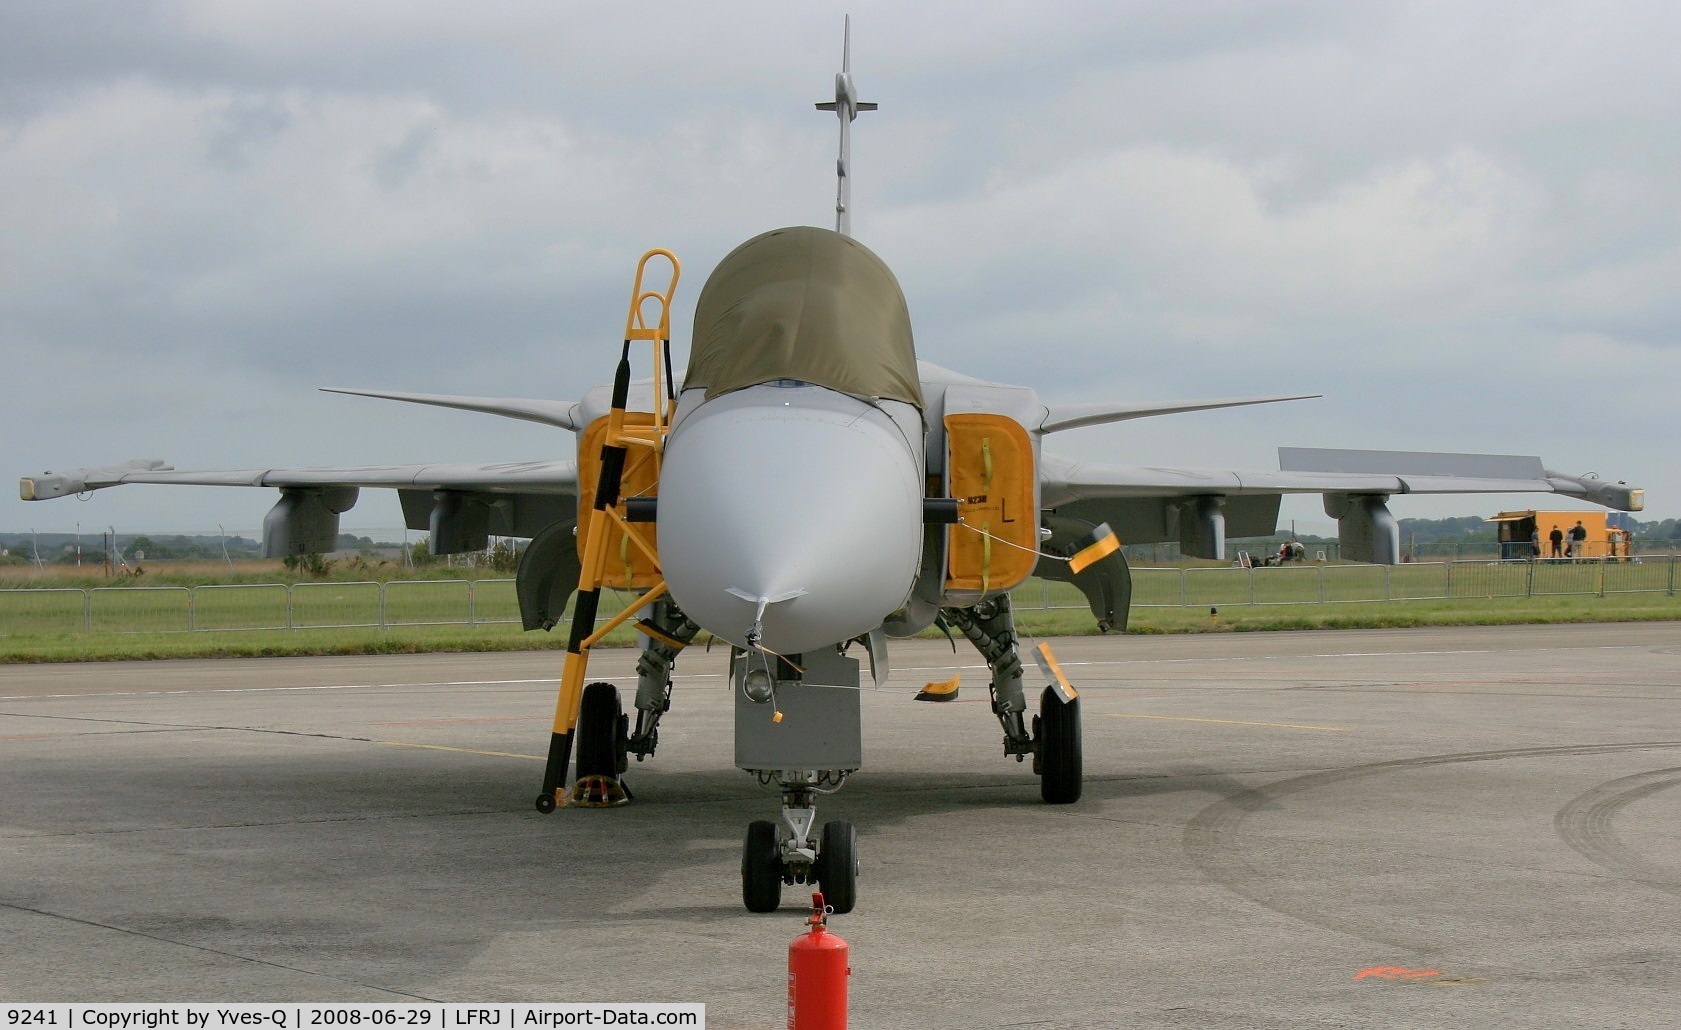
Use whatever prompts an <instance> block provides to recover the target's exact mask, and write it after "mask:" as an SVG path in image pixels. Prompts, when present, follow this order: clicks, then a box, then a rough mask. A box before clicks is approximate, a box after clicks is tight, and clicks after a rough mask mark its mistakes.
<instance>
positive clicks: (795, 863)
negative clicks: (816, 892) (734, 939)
mask: <svg viewBox="0 0 1681 1030" xmlns="http://www.w3.org/2000/svg"><path fill="white" fill-rule="evenodd" d="M776 775H777V776H778V777H780V778H781V779H780V782H781V786H782V817H781V819H780V821H779V822H775V823H773V822H770V821H769V820H764V819H761V820H757V821H755V822H752V823H749V824H748V826H747V840H746V842H745V843H744V844H743V846H742V852H741V900H742V904H744V905H745V906H746V907H747V911H749V912H775V911H776V909H777V907H778V906H779V905H781V903H782V885H783V884H795V883H805V884H813V883H814V884H818V885H819V886H820V887H821V889H822V891H823V896H824V898H826V899H827V900H828V902H829V904H830V905H831V906H832V907H833V909H834V911H836V912H838V913H843V914H844V913H847V912H851V911H852V909H853V906H854V905H856V904H857V902H858V831H857V830H856V829H854V828H853V826H852V824H851V823H849V822H846V821H845V820H840V819H836V820H831V821H830V822H827V823H824V824H823V829H822V832H821V833H820V834H819V835H818V836H817V837H815V838H814V837H813V836H812V832H811V831H812V829H813V827H814V826H815V824H816V822H817V808H816V806H815V805H814V804H812V795H813V794H814V793H816V792H817V790H818V783H819V781H820V780H821V779H822V778H824V777H826V776H827V775H828V774H826V773H817V772H809V771H803V772H787V771H785V772H781V773H777V774H776Z"/></svg>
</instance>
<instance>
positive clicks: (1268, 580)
mask: <svg viewBox="0 0 1681 1030" xmlns="http://www.w3.org/2000/svg"><path fill="white" fill-rule="evenodd" d="M1678 566H1681V556H1678V555H1672V554H1661V555H1642V556H1639V557H1636V558H1635V559H1633V560H1632V561H1600V560H1597V559H1587V560H1583V561H1456V562H1415V563H1411V564H1406V565H1331V564H1326V565H1317V564H1315V565H1296V566H1289V565H1286V566H1273V567H1262V568H1237V567H1220V568H1209V567H1202V568H1135V569H1133V570H1132V603H1133V606H1134V607H1138V608H1183V607H1215V606H1219V605H1269V604H1347V603H1357V602H1372V601H1402V600H1440V599H1451V598H1467V599H1469V598H1493V597H1541V596H1547V595H1561V594H1592V595H1595V596H1599V597H1604V596H1605V595H1607V594H1626V593H1661V594H1668V595H1669V596H1671V597H1673V596H1675V588H1676V579H1677V577H1678V575H1681V570H1678ZM621 600H622V599H621ZM1012 600H1013V602H1014V604H1015V606H1016V607H1017V608H1020V609H1053V608H1084V607H1086V600H1085V598H1084V597H1083V596H1082V595H1081V593H1080V591H1079V590H1078V589H1077V588H1076V587H1074V586H1073V585H1072V584H1069V583H1052V582H1050V581H1048V580H1033V581H1030V582H1029V583H1027V584H1025V585H1023V586H1022V587H1019V588H1017V590H1016V591H1015V592H1014V594H1013V595H1012ZM603 602H604V603H603V606H602V614H603V615H610V614H612V613H613V612H615V611H617V610H618V606H617V605H615V604H614V603H613V601H612V596H611V595H609V596H608V597H604V598H603ZM519 621H520V620H519V600H518V597H517V595H516V594H515V592H514V581H513V580H511V579H476V580H459V579H443V580H393V581H391V582H388V583H376V582H356V583H295V584H291V585H287V584H284V583H252V584H230V585H205V586H197V587H94V588H93V589H90V590H78V589H44V590H0V639H4V638H5V637H8V636H41V635H50V634H58V633H74V632H85V633H193V632H197V633H214V632H228V631H235V630H237V631H241V632H249V631H253V630H301V629H352V628H363V629H381V630H391V629H401V628H408V627H421V626H488V625H518V624H519Z"/></svg>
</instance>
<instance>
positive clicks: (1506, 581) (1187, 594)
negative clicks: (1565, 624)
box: [1011, 554, 1681, 609]
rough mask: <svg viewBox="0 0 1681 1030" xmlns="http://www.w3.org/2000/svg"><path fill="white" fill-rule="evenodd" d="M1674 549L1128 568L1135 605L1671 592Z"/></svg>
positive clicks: (1076, 602)
mask: <svg viewBox="0 0 1681 1030" xmlns="http://www.w3.org/2000/svg"><path fill="white" fill-rule="evenodd" d="M1678 566H1681V556H1677V555H1673V554H1656V555H1640V556H1637V557H1635V558H1634V559H1633V560H1630V561H1601V560H1598V559H1585V560H1582V561H1494V560H1486V561H1454V562H1412V563H1408V564H1405V565H1330V564H1327V565H1317V564H1313V565H1296V566H1290V565H1283V566H1264V567H1260V568H1238V567H1236V566H1226V567H1220V568H1211V567H1200V568H1134V569H1133V570H1132V604H1133V607H1135V608H1197V607H1202V608H1207V607H1216V606H1219V605H1267V604H1345V603H1353V602H1372V601H1424V600H1448V599H1453V598H1466V599H1469V598H1493V597H1542V596H1547V595H1555V594H1560V595H1561V594H1592V595H1595V596H1598V597H1604V596H1605V595H1607V594H1628V593H1661V594H1667V595H1669V596H1671V597H1673V596H1675V589H1676V580H1677V578H1678V577H1681V569H1678ZM1011 600H1012V602H1013V603H1014V605H1015V606H1016V607H1017V608H1021V609H1034V608H1038V609H1049V608H1084V607H1086V600H1085V598H1084V597H1083V596H1082V595H1081V594H1080V591H1079V590H1078V589H1077V588H1075V587H1074V586H1073V585H1072V584H1068V583H1052V582H1049V581H1046V580H1037V581H1033V582H1030V583H1028V584H1026V585H1024V586H1022V587H1020V588H1018V589H1017V590H1016V591H1015V593H1014V594H1012V595H1011Z"/></svg>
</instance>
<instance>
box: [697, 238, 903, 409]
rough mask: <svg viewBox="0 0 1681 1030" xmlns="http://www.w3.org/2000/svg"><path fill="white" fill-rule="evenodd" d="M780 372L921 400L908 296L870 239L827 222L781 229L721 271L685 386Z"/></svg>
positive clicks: (726, 384)
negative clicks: (870, 245)
mask: <svg viewBox="0 0 1681 1030" xmlns="http://www.w3.org/2000/svg"><path fill="white" fill-rule="evenodd" d="M779 379H783V380H788V379H794V380H802V381H805V382H809V383H815V384H816V385H818V386H824V387H828V388H829V389H831V390H837V391H839V392H841V393H847V394H852V395H854V396H858V397H871V398H876V399H885V400H896V401H904V402H906V403H909V404H914V405H916V406H917V407H918V408H921V407H922V385H921V381H920V378H919V377H918V375H917V368H916V348H915V346H914V345H913V343H912V341H911V320H910V312H909V311H908V310H907V309H906V307H905V295H904V293H902V292H901V291H900V289H899V281H898V280H897V279H895V278H894V277H893V273H892V271H890V270H889V269H888V267H887V265H886V263H884V262H883V261H882V260H881V258H879V257H877V256H876V255H875V254H874V253H872V252H871V251H870V249H869V248H868V247H865V246H864V245H863V244H861V243H859V242H858V241H856V240H854V239H852V238H850V237H847V236H842V235H841V234H839V233H837V232H833V231H831V230H828V229H817V228H812V227H809V226H798V227H794V228H788V229H774V230H772V231H770V232H767V233H765V234H763V235H762V236H755V237H754V238H752V239H750V240H748V241H747V242H746V243H743V244H742V245H741V246H739V247H737V248H736V249H735V250H733V251H731V252H730V254H729V255H728V256H727V257H725V258H724V260H722V261H720V262H719V263H718V267H717V268H715V269H713V271H712V275H711V276H710V277H709V278H708V279H707V280H706V285H705V286H704V287H702V288H701V291H700V300H699V302H698V303H697V305H696V308H695V333H694V344H693V347H692V350H691V352H690V355H689V370H688V376H687V378H686V380H685V381H684V383H683V388H684V389H690V388H692V387H704V388H705V389H706V396H707V397H708V398H711V397H716V396H718V395H719V394H723V393H729V392H730V391H732V390H740V389H744V388H746V387H749V386H757V385H759V384H760V383H768V382H774V381H776V380H779Z"/></svg>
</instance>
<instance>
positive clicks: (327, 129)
mask: <svg viewBox="0 0 1681 1030" xmlns="http://www.w3.org/2000/svg"><path fill="white" fill-rule="evenodd" d="M852 13H853V16H854V42H853V45H854V57H853V59H854V68H855V72H856V73H857V76H858V79H859V83H860V88H861V89H862V91H863V93H864V94H865V97H866V99H874V100H878V101H880V102H881V103H882V105H883V107H882V110H881V111H880V112H878V113H875V114H870V115H867V116H866V117H865V118H863V119H861V120H860V121H859V123H858V125H857V126H856V134H855V148H856V153H855V161H854V201H855V220H854V227H855V229H856V230H857V232H858V234H859V235H860V237H861V238H862V239H863V240H865V242H867V243H869V244H870V245H871V246H872V247H873V248H875V249H876V250H877V251H878V252H879V253H881V254H882V255H883V257H884V258H886V259H887V260H888V262H889V264H890V265H891V266H892V267H893V268H894V269H895V271H896V273H897V274H898V276H899V278H900V280H901V282H902V284H903V285H904V287H905V289H906V293H907V297H908V299H909V302H910V306H911V311H912V315H913V318H914V320H915V325H916V331H917V339H918V346H919V349H920V351H921V353H922V354H923V356H924V357H926V358H928V359H930V360H934V361H937V362H940V363H943V364H947V365H950V366H952V367H955V368H958V369H960V370H962V371H966V372H970V373H972V374H977V375H982V376H986V377H989V378H994V379H999V380H1004V381H1011V382H1022V383H1027V384H1029V385H1032V386H1034V387H1035V388H1037V389H1038V390H1040V391H1041V393H1042V394H1043V395H1045V396H1046V397H1050V398H1054V399H1057V400H1068V401H1072V400H1083V399H1124V400H1145V399H1151V398H1163V397H1195V396H1223V395H1233V394H1242V393H1281V392H1298V391H1310V392H1313V391H1322V392H1324V393H1326V394H1327V397H1326V399H1325V400H1324V401H1320V402H1311V403H1306V404H1301V405H1291V406H1280V407H1276V408H1262V409H1247V410H1245V411H1243V412H1230V413H1211V414H1207V415H1185V416H1176V417H1173V418H1168V419H1158V420H1151V421H1150V422H1147V423H1136V424H1131V425H1128V426H1126V427H1110V428H1107V429H1102V430H1097V429H1094V430H1083V431H1080V432H1079V433H1074V434H1068V435H1067V436H1066V437H1059V438H1058V439H1057V441H1056V445H1057V447H1059V448H1062V447H1066V448H1071V449H1073V450H1075V451H1076V452H1079V453H1081V454H1082V455H1083V456H1086V457H1092V458H1100V459H1107V460H1127V461H1135V460H1149V461H1153V462H1157V463H1164V464H1166V463H1172V464H1182V465H1193V466H1198V465H1200V466H1209V465H1221V464H1230V465H1235V466H1247V467H1255V466H1261V467H1268V466H1271V465H1272V464H1273V461H1274V458H1273V453H1272V447H1273V445H1275V444H1291V445H1304V444H1305V445H1312V444H1324V443H1330V442H1335V443H1344V444H1347V445H1350V446H1369V447H1419V448H1435V449H1450V450H1452V449H1459V450H1472V449H1476V450H1481V449H1488V450H1497V451H1516V452H1518V453H1539V454H1541V455H1542V456H1543V457H1544V458H1545V459H1546V460H1547V461H1548V462H1549V464H1553V465H1554V466H1555V467H1559V468H1561V469H1564V470H1567V471H1568V470H1575V471H1581V470H1584V469H1587V468H1597V469H1600V470H1602V471H1607V472H1610V473H1614V474H1615V475H1617V476H1626V477H1627V478H1630V479H1634V480H1639V481H1643V482H1645V483H1646V485H1648V486H1649V487H1650V489H1651V501H1652V504H1653V505H1654V512H1655V513H1660V514H1672V513H1673V512H1674V510H1675V506H1676V504H1677V501H1676V500H1675V498H1677V497H1681V480H1676V479H1675V478H1674V477H1675V475H1676V473H1675V472H1674V470H1673V469H1672V467H1671V466H1672V462H1670V460H1669V458H1668V449H1667V443H1666V441H1668V440H1670V439H1672V438H1673V435H1674V419H1673V415H1672V414H1670V413H1669V412H1670V399H1669V396H1668V394H1669V392H1670V390H1669V388H1668V384H1669V383H1673V382H1675V381H1676V374H1677V373H1678V372H1681V367H1678V358H1677V354H1678V352H1681V295H1678V294H1677V292H1676V290H1675V289H1674V285H1673V284H1674V283H1675V282H1677V281H1681V242H1678V241H1681V185H1678V183H1677V180H1676V178H1675V175H1674V169H1675V168H1676V167H1677V166H1678V165H1681V137H1677V136H1676V134H1675V133H1674V132H1673V127H1674V125H1675V124H1677V121H1678V120H1681V110H1678V108H1681V71H1678V70H1677V65H1676V62H1674V61H1673V60H1671V59H1670V55H1669V53H1668V49H1669V45H1670V43H1671V42H1672V41H1673V39H1674V38H1676V36H1677V35H1678V33H1677V31H1676V30H1677V29H1681V13H1678V12H1677V11H1676V10H1675V9H1674V8H1672V7H1671V6H1670V5H1663V4H1656V3H1650V4H1645V3H1633V4H1627V5H1620V6H1619V7H1618V8H1617V9H1616V11H1615V12H1614V14H1610V15H1608V14H1606V13H1605V12H1599V11H1589V10H1588V9H1586V8H1580V7H1577V6H1571V5H1541V6H1540V7H1535V6H1534V5H1515V4H1484V5H1476V6H1474V7H1465V6H1463V5H1417V6H1402V7H1392V6H1391V7H1364V6H1362V7H1354V6H1350V5H1345V4H1337V3H1308V2H1304V3H1294V4H1286V5H1267V6H1265V7H1256V6H1254V5H1249V4H1215V5H1198V6H1196V7H1194V8H1183V9H1180V8H1163V7H1161V6H1160V5H1155V4H1095V3H1094V4H1077V5H1073V6H1065V7H1059V8H1057V9H1055V10H1051V11H1040V10H1029V9H1027V8H1020V9H1016V8H1007V7H1006V8H996V9H994V8H987V9H984V10H982V9H974V8H972V7H971V8H963V9H961V10H958V9H956V8H952V7H950V6H948V5H944V4H928V5H920V6H918V7H916V8H914V9H908V10H907V9H902V5H901V6H897V7H896V6H890V5H887V4H875V3H865V4H862V5H854V6H853V9H852ZM841 14H842V12H841V9H840V8H839V7H833V8H830V7H827V6H824V5H809V6H808V5H800V6H788V5H762V4H749V3H724V4H720V5H710V6H707V7H704V8H699V7H694V6H692V5H671V6H660V7H658V8H657V9H651V10H642V9H638V10H637V11H634V12H633V11H630V10H628V9H618V8H613V7H611V6H605V7H603V6H588V5H585V6H578V5H565V6H559V5H553V4H546V3H515V4H505V5H496V6H495V7H492V8H487V9H485V10H482V11H479V10H475V11H473V12H471V13H469V12H466V11H465V10H464V9H456V8H450V7H447V6H438V5H413V4H397V3H370V4H355V5H344V4H326V3H315V2H309V3H302V4H263V3H256V4H238V5H230V4H225V3H212V2H209V0H193V2H158V3H151V4H133V5H128V4H125V5H120V6H118V7H114V8H113V7H110V6H109V5H96V6H95V5H89V6H80V5H77V4H75V3H68V2H65V3H55V4H31V3H23V4H18V5H14V7H13V8H12V9H10V10H9V11H8V16H7V30H8V31H7V32H6V33H3V34H0V181H5V182H6V183H7V186H8V188H7V190H6V191H5V192H4V193H0V230H3V231H4V233H5V234H6V235H5V238H6V239H7V241H8V243H7V246H6V247H4V248H0V340H3V341H4V343H5V354H6V356H7V357H6V361H7V372H8V381H9V385H11V386H12V391H11V397H12V400H11V403H10V405H9V410H8V412H7V414H6V416H5V419H6V423H5V426H6V431H5V432H4V433H3V434H0V459H3V463H4V464H5V465H6V467H8V468H10V469H12V471H13V472H14V473H17V474H23V473H27V472H31V471H35V470H38V469H39V468H40V467H42V465H43V463H58V464H82V463H98V462H105V461H110V460H120V459H123V458H127V457H132V456H139V455H141V454H154V455H157V456H161V457H165V458H168V459H170V460H172V461H175V462H177V463H179V464H183V465H186V464H193V465H199V466H213V465H229V464H231V465H235V466H247V465H253V464H259V463H275V464H331V463H348V462H356V461H419V460H433V459H449V460H462V461H471V460H499V459H506V458H523V457H542V456H548V455H550V454H552V453H555V452H556V451H564V450H565V449H566V448H568V447H569V446H570V440H569V439H568V438H565V437H563V436H559V435H556V434H553V433H548V434H545V433H542V432H540V431H537V430H532V429H530V428H529V427H521V426H511V425H507V424H503V423H501V422H498V421H495V420H487V419H483V418H476V417H474V416H469V415H463V414H459V413H447V412H435V411H408V410H405V409H400V408H397V407H396V406H394V405H387V404H381V403H378V402H372V401H354V400H349V399H346V398H322V397H320V396H318V395H316V394H314V393H313V392H312V387H313V386H316V385H348V386H370V387H389V388H393V389H411V390H427V391H447V392H482V393H490V394H511V395H533V394H534V395H540V396H555V397H568V396H574V395H576V394H577V393H578V392H580V391H581V390H583V389H584V388H585V387H587V386H588V385H590V384H591V383H594V382H598V381H601V380H603V379H605V378H606V376H607V374H608V369H609V366H610V364H611V359H612V357H613V354H612V353H611V352H613V351H615V349H616V343H617V338H618V336H619V333H620V326H621V324H622V320H623V318H624V304H625V294H626V292H627V290H628V285H629V275H630V272H631V269H632V268H633V266H634V263H635V260H636V258H637V257H638V256H639V255H640V254H641V253H642V251H643V250H645V249H647V248H648V247H652V246H667V247H671V248H672V249H674V250H676V251H677V252H678V254H679V256H680V257H681V258H682V259H683V261H684V267H685V278H684V282H683V285H682V286H681V288H680V291H679V309H678V311H677V313H676V319H675V320H676V322H677V323H678V325H679V326H680V327H681V328H679V331H678V335H679V346H678V351H679V354H681V353H682V351H683V350H684V347H683V345H682V340H683V339H684V338H686V336H687V330H686V325H685V322H686V319H687V317H688V313H689V312H690V311H692V303H693V297H694V296H695V294H696V293H697V292H698V289H699V286H700V283H701V282H702V281H703V280H704V277H705V275H706V273H707V272H708V271H709V270H710V268H711V266H712V264H713V263H715V262H716V261H717V259H718V258H720V257H721V256H722V255H723V254H724V253H726V252H727V251H728V250H729V249H731V248H732V247H733V246H734V245H735V244H736V243H739V242H740V241H741V240H743V239H745V238H747V237H748V236H751V235H753V234H755V233H757V232H760V231H763V230H764V229H767V228H770V227H774V226H777V225H784V224H800V223H805V224H828V222H829V219H830V217H831V212H830V207H831V205H832V202H833V188H834V184H833V178H832V173H831V171H830V169H831V168H832V162H833V159H834V140H833V122H832V120H831V121H828V122H825V121H824V120H823V119H821V118H819V117H817V116H816V114H815V112H813V111H812V109H811V106H810V105H811V102H812V101H814V100H819V99H824V98H825V94H826V93H827V92H828V91H829V89H830V88H831V82H832V74H833V71H834V68H835V64H836V60H837V58H838V51H839V45H838V39H837V36H838V32H839V24H840V19H841ZM1608 441H1609V442H1610V443H1611V446H1607V442H1608ZM243 493H244V492H242V491H221V492H218V491H203V490H199V491H193V490H182V491H169V490H139V489H137V490H133V491H129V490H123V491H112V492H110V493H109V494H102V495H96V497H95V499H94V500H93V501H90V502H88V503H89V504H97V505H100V506H103V505H107V504H109V505H113V506H114V507H113V508H112V509H111V510H112V512H113V517H116V513H118V512H123V511H130V512H142V511H144V512H148V513H153V514H155V516H156V518H158V519H159V520H161V521H159V522H158V523H156V524H155V525H148V526H145V527H144V528H158V529H168V528H193V527H194V525H195V524H196V525H197V527H198V528H202V527H203V525H204V520H205V519H206V518H208V517H209V516H212V515H218V514H220V515H223V516H227V517H223V518H221V519H219V520H220V521H224V522H227V521H228V518H230V517H236V516H234V515H232V514H231V513H230V512H229V511H228V509H226V508H225V507H224V505H234V504H237V505H243V507H241V508H239V509H238V510H239V511H240V512H250V511H253V510H254V511H255V512H256V516H257V517H260V514H261V511H262V510H263V509H264V508H266V506H267V504H268V503H270V501H269V499H268V498H267V497H266V496H263V497H258V496H256V492H253V493H252V495H251V496H248V497H245V498H242V499H239V500H237V501H236V500H234V499H232V498H227V499H224V498H223V497H222V495H223V494H233V495H238V494H243ZM131 494H132V495H134V496H133V497H132V500H131V499H130V495H131ZM154 498H155V500H154ZM131 503H132V504H133V505H135V507H132V508H130V507H127V506H128V505H130V504H131ZM369 503H370V502H369V501H364V507H359V508H358V509H357V513H356V515H355V516H353V517H361V515H362V513H363V512H364V510H365V506H366V505H368V504H369ZM1481 504H1482V501H1481V499H1476V498H1461V499H1445V500H1428V501H1409V502H1407V510H1406V512H1405V514H1426V513H1429V514H1463V513H1466V512H1468V511H1476V510H1481V507H1480V506H1481ZM83 510H89V509H83ZM72 511H73V509H70V508H67V507H66V508H58V507H54V506H49V505H41V506H24V505H21V504H20V503H19V502H15V501H10V502H5V506H4V507H3V508H0V526H5V525H23V524H24V523H26V522H30V521H34V522H37V523H41V524H46V523H47V522H49V521H50V520H52V519H61V518H73V517H75V516H74V515H73V514H71V512H72ZM60 512H63V514H59V513H60ZM147 517H152V515H151V514H149V515H148V516H147ZM237 517H243V518H247V519H249V518H250V517H251V516H250V515H248V514H245V515H240V516H237ZM392 520H393V521H394V517H393V518H392ZM212 521H215V520H212ZM229 525H230V528H231V527H232V523H231V522H230V523H229ZM137 528H139V527H137ZM245 528H251V524H247V525H246V526H245Z"/></svg>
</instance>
